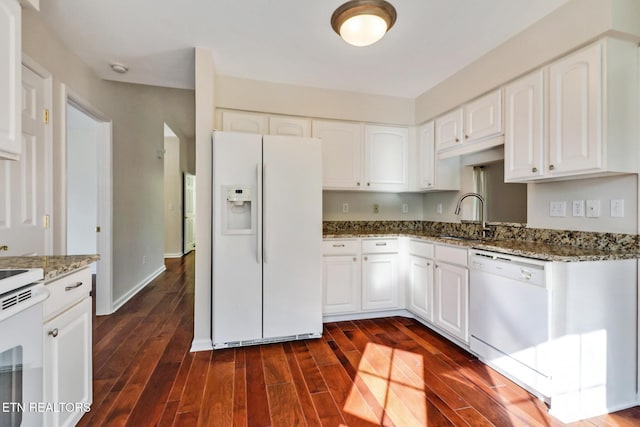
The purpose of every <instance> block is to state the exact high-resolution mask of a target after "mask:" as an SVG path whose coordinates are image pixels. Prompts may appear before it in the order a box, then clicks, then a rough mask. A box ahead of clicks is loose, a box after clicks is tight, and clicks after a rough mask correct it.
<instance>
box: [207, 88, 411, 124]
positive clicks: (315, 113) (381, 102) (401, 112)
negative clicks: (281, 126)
mask: <svg viewBox="0 0 640 427" xmlns="http://www.w3.org/2000/svg"><path fill="white" fill-rule="evenodd" d="M414 105H415V102H414V100H413V99H409V98H398V97H392V96H382V95H367V94H363V93H355V92H346V91H339V90H328V89H318V88H312V87H304V86H295V85H289V84H283V83H271V82H263V81H257V80H248V79H240V78H236V77H228V76H216V107H217V108H229V109H237V110H246V111H260V112H268V113H274V114H287V115H293V116H304V117H315V118H325V119H339V120H353V121H362V122H375V123H387V124H397V125H412V124H413V121H414V115H415V113H414Z"/></svg>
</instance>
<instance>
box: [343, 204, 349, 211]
mask: <svg viewBox="0 0 640 427" xmlns="http://www.w3.org/2000/svg"><path fill="white" fill-rule="evenodd" d="M342 213H349V203H343V204H342Z"/></svg>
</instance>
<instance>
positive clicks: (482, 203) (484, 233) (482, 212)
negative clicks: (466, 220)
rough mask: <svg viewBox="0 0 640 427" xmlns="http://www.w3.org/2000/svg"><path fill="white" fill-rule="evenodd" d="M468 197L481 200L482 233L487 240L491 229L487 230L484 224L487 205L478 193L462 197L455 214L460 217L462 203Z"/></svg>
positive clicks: (466, 194)
mask: <svg viewBox="0 0 640 427" xmlns="http://www.w3.org/2000/svg"><path fill="white" fill-rule="evenodd" d="M467 197H475V198H477V199H478V200H480V225H481V227H482V230H481V233H482V238H483V239H485V238H486V237H487V232H488V231H489V229H488V228H487V224H486V223H485V222H484V218H485V211H484V209H485V204H484V197H482V196H481V195H480V194H478V193H465V194H463V195H462V196H460V198H459V199H458V204H457V205H456V210H455V211H454V213H455V214H456V215H460V205H461V204H462V201H463V200H464V199H466V198H467Z"/></svg>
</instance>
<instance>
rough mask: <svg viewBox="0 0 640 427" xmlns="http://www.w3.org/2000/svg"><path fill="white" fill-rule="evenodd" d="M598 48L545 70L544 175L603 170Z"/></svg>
mask: <svg viewBox="0 0 640 427" xmlns="http://www.w3.org/2000/svg"><path fill="white" fill-rule="evenodd" d="M601 61H602V46H601V45H600V44H596V45H594V46H591V47H589V48H587V49H585V50H582V51H579V52H578V53H576V54H574V55H571V56H569V57H568V58H566V59H563V60H561V61H559V62H556V63H554V64H552V65H551V66H550V67H549V166H548V171H547V172H548V174H551V175H556V174H565V173H570V172H580V171H587V170H596V169H599V168H602V167H603V159H602V155H603V146H602V63H601Z"/></svg>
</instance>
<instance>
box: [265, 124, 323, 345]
mask: <svg viewBox="0 0 640 427" xmlns="http://www.w3.org/2000/svg"><path fill="white" fill-rule="evenodd" d="M320 144H321V142H320V140H318V139H310V138H296V137H287V136H269V135H267V136H264V137H263V158H264V164H263V171H264V173H263V189H264V191H263V196H262V199H263V207H262V210H263V236H262V238H263V248H264V249H263V261H264V264H263V335H264V338H273V337H282V336H290V335H302V334H310V333H313V334H316V333H322V147H321V145H320Z"/></svg>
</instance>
